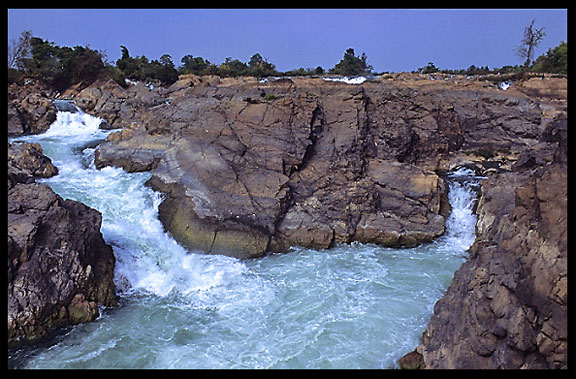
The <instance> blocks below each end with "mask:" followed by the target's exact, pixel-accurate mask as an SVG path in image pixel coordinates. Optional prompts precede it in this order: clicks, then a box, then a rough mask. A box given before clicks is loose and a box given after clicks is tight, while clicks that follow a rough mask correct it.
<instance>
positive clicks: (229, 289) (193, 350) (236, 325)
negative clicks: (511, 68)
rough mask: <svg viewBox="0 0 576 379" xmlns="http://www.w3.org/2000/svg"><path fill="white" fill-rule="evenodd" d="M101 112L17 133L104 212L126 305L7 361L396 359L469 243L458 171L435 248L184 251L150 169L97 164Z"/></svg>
mask: <svg viewBox="0 0 576 379" xmlns="http://www.w3.org/2000/svg"><path fill="white" fill-rule="evenodd" d="M100 121H101V120H100V119H97V118H95V117H92V116H89V115H86V114H84V113H82V112H77V113H68V112H59V113H58V117H57V120H56V121H55V122H54V124H53V125H52V126H51V128H50V129H49V130H48V131H47V132H46V133H44V134H42V135H37V136H28V137H19V138H15V139H13V141H29V142H39V143H40V144H41V145H42V147H43V149H44V154H45V155H47V156H49V157H50V158H51V159H52V161H53V163H54V164H55V165H56V166H57V167H58V169H59V174H58V175H57V176H55V177H52V178H49V179H45V180H41V181H40V182H43V183H46V184H48V185H50V186H51V187H52V188H53V189H54V191H55V192H57V193H58V194H59V195H61V196H62V197H64V198H70V199H74V200H78V201H81V202H83V203H85V204H87V205H89V206H91V207H93V208H96V209H98V210H99V211H100V212H102V215H103V222H102V233H103V235H104V239H105V240H106V242H107V243H108V244H110V245H112V246H113V248H114V254H115V256H116V260H117V262H116V270H115V282H116V285H117V288H118V292H119V294H120V296H121V301H120V306H119V307H118V308H115V309H103V310H102V312H101V316H100V317H99V318H98V319H97V320H96V321H95V322H92V323H88V324H83V325H77V326H75V327H72V328H69V329H68V330H66V331H65V333H62V334H60V335H59V336H57V337H55V338H54V339H53V340H51V341H50V342H49V343H45V344H41V345H37V346H35V347H32V348H22V349H19V350H15V351H11V352H9V363H10V365H11V366H12V367H18V368H369V369H377V368H394V367H397V366H396V365H397V364H396V361H397V359H398V358H400V357H401V356H402V355H404V354H406V353H408V352H409V351H412V350H413V349H414V348H415V347H416V346H417V345H418V343H419V341H420V338H421V334H422V332H423V331H424V329H425V327H426V325H427V323H428V321H429V319H430V316H431V315H432V311H433V306H434V303H435V302H436V301H437V300H438V299H439V298H440V297H441V296H442V294H443V293H444V291H445V290H446V288H447V287H448V286H449V284H450V282H451V280H452V277H453V275H454V272H455V271H456V270H457V269H458V267H459V266H460V265H461V264H462V263H463V261H464V259H465V256H466V253H465V251H466V249H467V248H468V247H469V246H470V245H471V243H472V242H473V241H474V225H475V217H474V215H473V214H472V210H471V208H472V203H473V199H474V194H473V191H472V190H471V186H472V185H474V179H475V178H474V177H473V173H472V172H471V171H469V170H468V171H466V170H461V171H459V172H457V173H455V174H454V175H453V177H454V178H457V177H461V178H467V180H451V184H450V192H449V198H450V202H451V204H452V207H453V211H452V214H451V216H450V218H449V220H448V223H447V232H446V234H445V235H444V236H442V237H441V238H439V239H437V240H436V241H435V242H433V243H430V244H425V245H421V246H419V247H416V248H411V249H391V248H382V247H378V246H375V245H361V244H352V245H345V246H338V247H336V248H333V249H330V250H325V251H316V250H311V249H304V248H294V249H293V250H292V251H291V252H289V253H286V254H272V255H269V256H267V257H264V258H260V259H253V260H243V261H241V260H237V259H234V258H229V257H225V256H217V255H203V254H199V253H190V252H187V251H186V250H185V249H183V248H182V247H181V246H180V245H178V244H177V243H176V242H175V241H174V240H173V239H172V238H171V237H170V235H169V234H167V233H165V232H164V229H163V226H162V225H161V223H160V222H159V221H158V218H157V211H158V204H159V203H160V201H161V196H160V194H158V193H155V192H154V191H152V190H151V189H149V188H147V187H145V186H144V182H145V181H146V180H147V179H148V178H149V177H150V174H149V173H135V174H128V173H126V172H125V171H123V170H122V169H118V168H113V167H107V168H104V169H101V170H97V169H95V167H94V164H93V155H94V151H95V146H96V145H97V143H98V142H99V141H102V140H103V139H104V138H105V137H106V135H107V134H108V133H109V131H103V130H100V129H98V125H99V124H100ZM86 146H88V147H86ZM471 175H472V176H471Z"/></svg>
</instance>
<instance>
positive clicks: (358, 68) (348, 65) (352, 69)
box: [329, 48, 372, 76]
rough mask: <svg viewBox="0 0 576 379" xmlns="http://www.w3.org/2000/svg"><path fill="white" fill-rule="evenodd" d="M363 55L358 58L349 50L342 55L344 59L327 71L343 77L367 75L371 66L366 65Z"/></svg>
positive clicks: (365, 58) (364, 55)
mask: <svg viewBox="0 0 576 379" xmlns="http://www.w3.org/2000/svg"><path fill="white" fill-rule="evenodd" d="M366 61H367V57H366V54H365V53H362V54H361V55H360V56H359V57H357V56H356V55H355V54H354V49H353V48H349V49H347V50H346V52H345V53H344V57H343V58H342V59H341V60H340V62H338V63H337V64H336V65H335V66H334V67H333V68H331V69H330V70H329V72H330V73H331V74H337V75H344V76H358V75H368V74H370V72H371V70H372V66H370V65H368V63H367V62H366Z"/></svg>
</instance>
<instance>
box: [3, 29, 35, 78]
mask: <svg viewBox="0 0 576 379" xmlns="http://www.w3.org/2000/svg"><path fill="white" fill-rule="evenodd" d="M31 39H32V31H30V30H26V31H23V32H22V34H21V35H20V38H18V41H15V40H14V39H12V40H11V41H10V45H8V67H9V68H17V69H22V68H24V67H23V61H24V59H26V58H29V57H30V54H31V48H30V40H31Z"/></svg>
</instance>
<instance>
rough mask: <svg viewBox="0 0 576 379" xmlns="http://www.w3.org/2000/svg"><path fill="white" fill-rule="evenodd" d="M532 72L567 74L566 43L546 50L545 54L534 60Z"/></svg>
mask: <svg viewBox="0 0 576 379" xmlns="http://www.w3.org/2000/svg"><path fill="white" fill-rule="evenodd" d="M532 71H536V72H548V73H552V74H568V43H567V42H561V43H560V44H559V45H558V46H556V47H555V48H553V49H552V48H550V49H548V52H547V53H546V54H543V55H541V56H539V57H538V58H537V59H536V61H535V62H534V65H533V66H532Z"/></svg>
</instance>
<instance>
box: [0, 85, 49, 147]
mask: <svg viewBox="0 0 576 379" xmlns="http://www.w3.org/2000/svg"><path fill="white" fill-rule="evenodd" d="M54 95H55V94H54V92H53V91H52V90H50V89H48V88H45V87H44V86H43V85H41V84H39V83H37V82H33V81H30V82H29V83H28V84H26V85H24V86H20V85H17V84H11V85H9V86H8V135H9V136H14V135H23V134H39V133H43V132H45V131H46V130H48V129H49V128H50V125H52V123H53V122H54V121H56V113H57V112H58V110H57V109H56V107H55V106H54V104H53V103H52V99H53V96H54Z"/></svg>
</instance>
